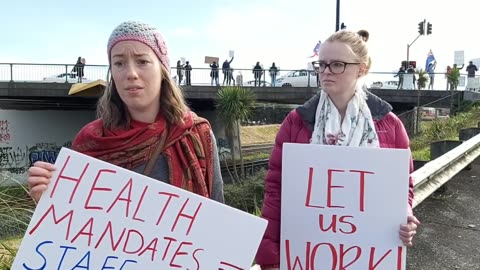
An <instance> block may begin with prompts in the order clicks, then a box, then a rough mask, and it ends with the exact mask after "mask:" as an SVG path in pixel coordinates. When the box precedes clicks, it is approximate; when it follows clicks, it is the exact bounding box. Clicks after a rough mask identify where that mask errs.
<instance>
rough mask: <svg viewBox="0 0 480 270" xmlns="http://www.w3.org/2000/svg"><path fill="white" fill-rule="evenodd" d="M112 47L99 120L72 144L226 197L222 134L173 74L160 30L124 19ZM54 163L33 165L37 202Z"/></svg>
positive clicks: (182, 185) (207, 194)
mask: <svg viewBox="0 0 480 270" xmlns="http://www.w3.org/2000/svg"><path fill="white" fill-rule="evenodd" d="M107 54H108V60H109V64H110V69H111V78H110V80H109V85H108V87H107V89H106V90H105V92H104V94H103V96H102V97H101V98H100V100H99V103H98V107H97V114H98V116H99V119H97V120H95V121H93V122H91V123H89V124H87V125H86V126H85V127H83V128H82V130H81V131H80V132H79V133H78V134H77V136H76V137H75V139H74V140H73V143H72V148H73V149H74V150H76V151H78V152H81V153H84V154H86V155H89V156H92V157H95V158H98V159H100V160H103V161H107V162H109V163H112V164H114V165H118V166H121V167H123V168H126V169H130V170H132V171H135V172H138V173H142V174H144V175H147V176H150V177H152V178H155V179H158V180H159V181H164V182H168V183H170V184H171V185H174V186H177V187H179V188H183V189H186V190H188V191H191V192H193V193H196V194H199V195H201V196H204V197H208V198H211V199H213V200H216V201H219V202H223V201H224V198H223V180H222V176H221V172H220V163H219V158H218V151H217V148H216V142H215V137H214V135H213V132H212V129H211V127H210V124H209V122H208V121H207V120H206V119H203V118H201V117H198V116H197V115H196V114H195V113H193V112H192V111H190V109H189V108H188V107H187V105H186V103H185V100H184V97H183V94H182V90H181V89H180V88H179V87H178V86H177V85H175V82H174V81H173V79H172V78H171V76H170V60H169V58H168V49H167V45H166V42H165V40H164V38H163V37H162V35H161V34H160V32H159V31H158V30H157V29H156V28H155V27H153V26H150V25H147V24H145V23H141V22H135V21H128V22H124V23H121V24H120V25H118V26H117V27H116V28H115V29H114V30H113V32H112V34H111V36H110V38H109V40H108V44H107ZM53 170H54V166H53V164H50V163H45V162H37V163H35V164H34V166H33V167H32V168H30V170H29V175H28V183H29V187H30V195H31V196H32V197H33V198H34V199H35V200H36V201H38V200H39V199H40V196H41V194H42V193H43V192H44V191H45V190H46V186H47V184H48V183H49V182H50V177H51V172H52V171H53Z"/></svg>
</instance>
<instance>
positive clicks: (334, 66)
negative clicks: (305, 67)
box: [312, 61, 360, 74]
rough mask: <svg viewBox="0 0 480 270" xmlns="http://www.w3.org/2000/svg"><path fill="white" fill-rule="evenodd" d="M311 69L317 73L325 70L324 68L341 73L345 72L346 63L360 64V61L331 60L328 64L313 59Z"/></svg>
mask: <svg viewBox="0 0 480 270" xmlns="http://www.w3.org/2000/svg"><path fill="white" fill-rule="evenodd" d="M312 65H313V69H314V70H315V72H318V73H323V72H325V69H327V67H328V69H330V72H332V73H333V74H342V73H343V72H345V68H347V65H360V63H358V62H355V63H348V62H343V61H333V62H330V63H329V64H327V63H325V62H323V61H313V62H312Z"/></svg>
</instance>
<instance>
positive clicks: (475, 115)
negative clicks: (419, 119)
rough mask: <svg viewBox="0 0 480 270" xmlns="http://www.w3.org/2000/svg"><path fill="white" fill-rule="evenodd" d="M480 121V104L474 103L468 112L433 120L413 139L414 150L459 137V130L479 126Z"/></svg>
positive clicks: (412, 147)
mask: <svg viewBox="0 0 480 270" xmlns="http://www.w3.org/2000/svg"><path fill="white" fill-rule="evenodd" d="M478 121H480V106H477V105H475V106H474V105H472V106H471V107H470V110H469V111H467V112H462V113H458V114H457V115H455V116H452V117H449V118H444V119H435V120H433V121H431V123H430V124H429V125H428V127H427V128H425V129H424V130H423V131H422V133H421V134H419V135H418V136H415V137H414V138H413V139H412V140H411V144H410V148H411V149H412V151H413V152H415V151H422V150H423V149H424V148H425V147H429V146H430V143H431V142H435V141H441V140H455V139H458V132H459V131H460V129H463V128H470V127H477V125H478Z"/></svg>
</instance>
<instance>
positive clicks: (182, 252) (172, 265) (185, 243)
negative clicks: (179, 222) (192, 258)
mask: <svg viewBox="0 0 480 270" xmlns="http://www.w3.org/2000/svg"><path fill="white" fill-rule="evenodd" d="M183 245H186V246H191V245H192V242H182V243H180V245H179V246H178V248H177V251H175V254H173V257H172V260H171V261H170V266H171V267H175V268H182V266H181V265H179V264H175V263H174V261H175V258H176V257H177V256H185V255H188V252H185V251H180V250H181V249H182V246H183Z"/></svg>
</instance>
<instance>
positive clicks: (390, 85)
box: [370, 81, 398, 89]
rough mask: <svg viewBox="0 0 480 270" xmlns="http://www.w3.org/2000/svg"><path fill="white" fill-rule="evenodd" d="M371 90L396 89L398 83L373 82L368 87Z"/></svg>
mask: <svg viewBox="0 0 480 270" xmlns="http://www.w3.org/2000/svg"><path fill="white" fill-rule="evenodd" d="M370 88H371V89H397V88H398V81H384V82H374V83H372V84H371V85H370Z"/></svg>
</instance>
